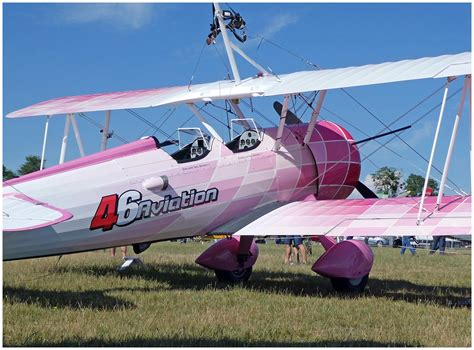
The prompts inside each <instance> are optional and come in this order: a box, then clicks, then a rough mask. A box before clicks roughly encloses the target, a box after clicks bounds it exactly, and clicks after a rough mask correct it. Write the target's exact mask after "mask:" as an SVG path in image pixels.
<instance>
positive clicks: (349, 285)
mask: <svg viewBox="0 0 474 350" xmlns="http://www.w3.org/2000/svg"><path fill="white" fill-rule="evenodd" d="M368 280H369V275H368V274H367V275H365V276H364V277H361V278H336V277H333V278H331V284H332V287H333V288H334V290H335V291H336V292H339V293H346V294H359V293H362V292H363V291H364V288H365V285H366V284H367V281H368Z"/></svg>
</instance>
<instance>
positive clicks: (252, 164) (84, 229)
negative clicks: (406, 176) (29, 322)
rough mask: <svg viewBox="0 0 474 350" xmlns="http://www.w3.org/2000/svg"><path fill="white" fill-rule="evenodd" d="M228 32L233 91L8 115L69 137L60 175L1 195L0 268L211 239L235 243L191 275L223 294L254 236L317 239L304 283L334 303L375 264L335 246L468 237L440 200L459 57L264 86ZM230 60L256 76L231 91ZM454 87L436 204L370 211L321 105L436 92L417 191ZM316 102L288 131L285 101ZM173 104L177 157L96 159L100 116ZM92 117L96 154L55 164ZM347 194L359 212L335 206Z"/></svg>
mask: <svg viewBox="0 0 474 350" xmlns="http://www.w3.org/2000/svg"><path fill="white" fill-rule="evenodd" d="M237 20H238V19H237ZM232 21H234V22H232ZM235 21H236V18H235V16H234V14H232V13H231V12H229V11H222V10H221V9H220V7H219V5H218V4H215V23H214V24H215V26H214V32H213V33H211V35H210V37H209V42H212V41H213V40H215V37H216V36H217V34H219V33H220V34H222V37H223V40H224V44H225V47H226V52H227V55H228V58H229V61H230V64H231V68H232V72H233V75H234V79H233V80H224V81H217V82H214V83H209V84H200V85H192V86H178V87H171V88H162V89H151V90H138V91H126V92H116V93H106V94H93V95H84V96H72V97H64V98H57V99H54V100H50V101H46V102H41V103H38V104H35V105H33V106H30V107H27V108H24V109H21V110H18V111H15V112H12V113H10V114H8V115H7V117H9V118H22V117H34V116H47V117H48V118H47V120H49V117H51V116H57V115H64V114H65V115H66V125H65V134H64V138H63V143H62V148H61V158H60V164H58V165H56V166H52V167H50V168H47V169H43V170H40V171H37V172H35V173H32V174H28V175H25V176H21V177H19V178H15V179H12V180H9V181H6V182H4V184H3V259H4V260H15V259H25V258H35V257H44V256H52V255H62V254H69V253H75V252H84V251H91V250H96V249H102V248H109V247H116V246H124V245H133V248H134V251H135V252H136V253H137V254H139V253H141V252H142V251H144V250H145V249H147V248H148V247H149V245H150V244H151V243H152V242H158V241H165V240H171V239H177V238H183V237H189V236H190V235H193V236H194V235H205V234H207V233H209V232H219V233H226V234H233V236H232V237H231V238H229V239H223V240H221V241H219V242H217V243H216V244H214V245H212V246H211V247H210V248H209V249H207V250H206V251H205V252H204V253H203V254H202V255H201V256H200V257H198V258H197V260H196V262H197V263H198V264H200V265H202V266H204V267H206V268H209V269H212V270H214V271H215V272H216V275H217V277H218V278H219V279H220V280H225V281H240V280H246V279H248V278H249V276H250V274H251V271H252V266H253V265H254V264H255V262H256V260H257V257H258V248H257V245H256V244H255V242H254V237H255V236H267V235H272V236H288V235H290V236H292V235H302V236H317V237H318V238H319V240H320V242H321V243H322V244H323V246H324V248H325V253H324V254H323V255H322V256H321V257H320V258H319V259H318V260H317V261H316V263H315V264H314V265H313V267H312V269H313V270H314V271H315V272H317V273H319V274H321V275H323V276H325V277H328V278H330V279H331V280H332V282H333V285H334V287H335V288H336V289H338V290H343V291H361V290H363V289H364V287H365V284H366V283H367V279H368V275H369V272H370V270H371V267H372V264H373V253H372V251H371V249H370V248H369V247H368V246H367V245H365V244H364V243H363V242H360V241H357V240H346V241H342V242H340V243H336V241H335V240H334V238H333V237H336V236H357V235H360V236H381V235H387V236H394V235H397V236H400V235H470V234H471V196H470V195H459V196H444V195H443V188H444V184H445V181H446V177H447V174H448V168H449V161H450V157H451V154H452V147H453V145H454V141H455V138H456V133H457V123H458V122H459V118H460V117H461V112H462V110H463V105H464V100H465V96H466V93H467V92H468V91H469V92H470V81H471V76H470V74H471V54H470V52H465V53H460V54H455V55H444V56H439V57H426V58H419V59H413V60H404V61H399V62H387V63H382V64H373V65H366V66H359V67H349V68H339V69H325V70H318V71H301V72H296V73H291V74H284V75H279V76H275V75H273V74H270V73H268V72H267V71H266V70H265V69H263V67H261V66H260V65H258V63H256V62H255V61H253V60H252V59H251V58H249V57H248V56H247V55H246V54H245V53H243V51H242V50H241V49H240V48H238V47H237V46H236V45H235V44H234V43H232V40H231V38H229V36H228V34H227V30H228V29H229V24H228V23H230V22H232V23H237V24H238V23H239V22H238V21H237V22H235ZM226 22H228V23H227V24H226ZM221 29H222V30H221ZM235 29H236V28H235V26H234V27H233V30H234V31H235ZM237 29H239V28H238V27H237ZM234 52H236V53H238V54H239V55H241V56H242V57H243V58H244V59H246V60H247V61H248V62H249V63H250V64H252V65H254V66H255V67H256V68H257V70H258V72H259V74H258V75H256V76H255V77H250V78H247V79H241V78H240V75H239V72H238V67H237V65H236V63H235V59H234V56H233V55H234ZM456 77H461V78H463V79H464V88H463V91H462V96H461V101H460V102H459V108H458V113H457V115H456V123H455V126H454V129H453V130H454V131H453V136H452V139H451V142H450V148H449V151H448V155H447V158H446V166H445V168H444V171H443V175H442V181H441V186H440V191H439V192H440V193H439V195H438V196H437V197H425V195H424V194H425V193H426V187H427V183H425V189H424V191H423V195H422V196H421V197H405V198H389V199H379V198H376V197H377V196H376V195H374V193H373V192H372V191H371V190H369V189H368V188H367V187H366V186H365V185H364V184H363V183H362V182H360V180H359V176H360V173H361V157H360V154H359V150H358V146H357V144H356V143H355V141H354V140H353V138H352V136H351V135H350V134H349V132H348V131H347V130H346V129H344V128H343V127H342V126H340V125H338V124H336V123H333V122H330V121H321V120H318V116H319V113H320V110H321V107H322V104H323V101H324V97H325V95H326V92H327V91H328V90H331V89H339V88H346V87H355V86H363V85H372V84H383V83H390V82H400V81H408V80H415V79H445V80H446V87H445V94H444V96H443V102H442V107H441V111H440V114H439V122H438V129H437V131H436V135H435V137H434V142H433V148H432V153H431V158H430V164H429V166H428V169H427V174H426V179H428V178H429V175H430V174H429V173H430V169H431V161H432V159H433V154H434V152H435V148H436V143H437V136H438V131H439V127H440V123H441V118H442V116H443V112H444V106H445V101H446V96H447V91H448V88H449V84H450V82H451V81H452V80H453V79H455V78H456ZM314 91H319V97H318V102H317V104H316V106H315V107H314V109H313V112H312V115H311V120H310V122H309V123H301V122H299V120H296V121H295V117H294V115H292V114H291V113H290V112H289V111H288V102H289V100H290V98H291V97H292V96H293V95H297V94H301V93H305V92H314ZM263 96H283V103H282V104H281V105H280V106H279V107H280V108H279V112H280V113H279V114H280V117H279V125H278V127H274V128H266V129H262V128H260V127H258V126H257V124H256V123H255V122H254V120H253V119H251V118H246V117H245V115H244V113H243V112H242V111H241V109H240V108H239V103H238V102H239V100H240V99H246V98H258V97H263ZM218 100H227V101H229V103H230V104H231V105H232V108H233V110H234V112H235V114H236V115H238V116H239V117H238V118H236V119H234V120H232V125H233V130H237V129H238V128H240V131H239V132H237V133H234V135H233V137H232V138H231V140H230V141H229V142H227V143H226V142H224V140H223V138H222V137H221V136H220V135H219V134H218V133H217V132H216V131H215V129H214V128H213V127H212V126H211V125H210V124H209V123H208V122H207V121H206V119H205V118H204V116H203V115H202V114H201V113H200V110H199V109H198V107H197V106H198V104H205V103H208V102H210V101H218ZM171 104H174V105H175V104H186V105H188V106H189V107H190V108H191V110H192V111H193V112H194V114H195V115H196V116H197V117H198V118H199V120H200V122H201V123H202V125H203V127H204V131H203V130H201V128H184V129H180V130H179V133H180V135H182V136H183V139H184V136H186V137H188V138H189V139H190V142H188V143H186V142H182V139H181V138H180V144H179V150H178V151H177V152H175V153H173V154H168V153H167V152H166V151H164V150H163V147H165V145H166V143H160V142H159V141H158V140H157V139H156V138H155V137H145V138H142V139H140V140H138V141H134V142H132V143H129V144H126V145H123V146H120V147H116V148H112V149H106V145H107V138H108V133H109V124H110V117H111V111H113V110H120V109H132V108H146V107H158V106H164V105H171ZM92 111H104V112H105V115H106V119H105V126H104V130H103V136H102V137H103V139H102V150H101V152H99V153H96V154H92V155H88V156H83V157H81V158H79V159H76V160H72V161H68V162H64V155H65V151H66V142H67V135H68V132H69V126H70V124H72V127H73V129H74V132H75V135H76V138H77V141H78V145H79V147H80V149H81V154H83V151H82V144H81V141H80V134H79V130H78V127H77V123H76V120H75V114H77V113H84V112H92ZM46 135H47V125H46V130H45V136H46ZM43 157H44V146H43ZM354 189H357V190H358V191H359V192H360V193H361V194H362V195H363V197H364V198H365V199H352V200H351V199H346V198H347V197H348V196H349V195H350V194H351V193H352V192H353V191H354Z"/></svg>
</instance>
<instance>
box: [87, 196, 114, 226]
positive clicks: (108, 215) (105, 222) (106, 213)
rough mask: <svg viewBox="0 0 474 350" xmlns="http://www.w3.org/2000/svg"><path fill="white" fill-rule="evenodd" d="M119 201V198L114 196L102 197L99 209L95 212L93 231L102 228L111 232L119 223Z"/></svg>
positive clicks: (92, 223)
mask: <svg viewBox="0 0 474 350" xmlns="http://www.w3.org/2000/svg"><path fill="white" fill-rule="evenodd" d="M117 201H118V196H117V195H116V194H112V195H110V196H105V197H102V200H101V201H100V203H99V207H98V208H97V211H96V212H95V215H94V217H93V218H92V221H91V226H90V229H91V230H97V229H99V228H102V231H108V230H111V229H112V227H113V226H114V224H116V223H117V218H118V216H117Z"/></svg>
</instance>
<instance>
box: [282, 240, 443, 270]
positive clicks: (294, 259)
mask: <svg viewBox="0 0 474 350" xmlns="http://www.w3.org/2000/svg"><path fill="white" fill-rule="evenodd" d="M353 238H354V236H347V237H346V240H350V239H353ZM412 240H415V237H414V236H402V237H401V246H400V248H401V249H400V255H404V254H405V251H406V250H407V249H408V250H409V251H410V253H411V254H412V255H413V256H416V247H415V246H414V245H412V243H411V242H412ZM281 242H282V243H283V244H284V245H285V254H284V259H283V263H284V264H285V265H293V264H307V263H308V252H307V250H308V248H307V247H306V246H305V244H304V242H305V240H304V239H303V237H301V236H287V237H285V238H284V239H283V240H282V241H281ZM365 243H366V244H367V243H368V242H367V240H365ZM437 250H439V254H440V255H444V254H445V251H446V236H434V237H433V241H432V242H431V244H430V251H429V254H430V255H433V254H434V253H436V251H437Z"/></svg>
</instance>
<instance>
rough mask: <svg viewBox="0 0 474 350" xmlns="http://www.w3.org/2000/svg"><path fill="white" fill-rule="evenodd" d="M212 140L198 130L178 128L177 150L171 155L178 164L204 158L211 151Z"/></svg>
mask: <svg viewBox="0 0 474 350" xmlns="http://www.w3.org/2000/svg"><path fill="white" fill-rule="evenodd" d="M212 141H213V138H211V136H209V135H207V134H204V133H203V132H202V130H201V129H200V128H179V129H178V146H179V150H178V151H176V152H175V153H173V154H171V157H173V158H174V159H175V160H176V161H177V162H178V163H186V162H191V161H195V160H199V159H203V158H204V157H206V156H207V155H208V154H209V152H210V151H211V145H212Z"/></svg>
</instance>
